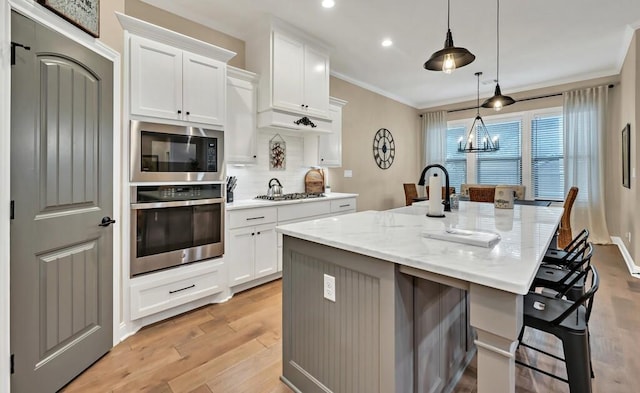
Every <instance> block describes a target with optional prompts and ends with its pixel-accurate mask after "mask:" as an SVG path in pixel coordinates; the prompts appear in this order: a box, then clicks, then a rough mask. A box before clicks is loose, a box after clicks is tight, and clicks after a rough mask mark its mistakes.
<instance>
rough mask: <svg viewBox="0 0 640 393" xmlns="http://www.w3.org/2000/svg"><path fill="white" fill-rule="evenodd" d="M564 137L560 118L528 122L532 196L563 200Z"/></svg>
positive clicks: (542, 118)
mask: <svg viewBox="0 0 640 393" xmlns="http://www.w3.org/2000/svg"><path fill="white" fill-rule="evenodd" d="M563 142H564V136H563V124H562V116H561V115H546V116H534V118H533V119H532V120H531V177H532V181H533V192H534V197H535V198H538V199H554V200H563V199H564V157H563V152H564V144H563Z"/></svg>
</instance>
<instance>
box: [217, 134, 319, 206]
mask: <svg viewBox="0 0 640 393" xmlns="http://www.w3.org/2000/svg"><path fill="white" fill-rule="evenodd" d="M276 133H277V131H275V130H269V131H265V130H259V131H258V164H257V165H252V166H233V165H229V166H228V167H227V174H228V175H229V176H236V177H237V178H238V183H237V187H236V189H235V191H234V194H233V198H234V200H235V201H237V200H241V199H252V198H255V197H256V196H257V195H263V194H266V193H267V184H268V183H269V179H271V178H274V177H275V178H277V179H278V180H280V183H282V186H283V191H284V192H285V193H291V192H304V175H305V174H306V173H307V171H308V170H309V169H310V168H309V167H308V166H306V167H305V166H304V159H303V150H304V138H302V137H298V136H289V135H284V134H280V135H281V136H282V137H283V138H284V140H285V142H286V147H287V151H286V160H285V164H286V165H285V167H286V170H284V171H283V170H269V155H268V153H269V140H270V139H271V138H273V137H274V135H276Z"/></svg>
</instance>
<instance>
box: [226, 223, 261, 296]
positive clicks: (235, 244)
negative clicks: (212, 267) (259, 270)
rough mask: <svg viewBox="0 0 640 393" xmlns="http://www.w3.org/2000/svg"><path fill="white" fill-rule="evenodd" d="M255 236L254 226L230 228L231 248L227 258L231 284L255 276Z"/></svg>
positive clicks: (245, 280) (236, 283) (229, 242)
mask: <svg viewBox="0 0 640 393" xmlns="http://www.w3.org/2000/svg"><path fill="white" fill-rule="evenodd" d="M255 237H256V232H255V228H254V227H247V228H238V229H231V230H229V241H228V245H229V249H228V250H227V251H228V252H227V257H226V258H225V259H226V260H227V264H228V266H229V286H234V285H238V284H242V283H244V282H247V281H249V280H251V279H253V278H254V274H253V261H254V255H255V248H254V247H255Z"/></svg>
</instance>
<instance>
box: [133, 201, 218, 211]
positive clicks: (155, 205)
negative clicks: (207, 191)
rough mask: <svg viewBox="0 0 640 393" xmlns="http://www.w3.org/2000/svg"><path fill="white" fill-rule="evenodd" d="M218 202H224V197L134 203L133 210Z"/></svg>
mask: <svg viewBox="0 0 640 393" xmlns="http://www.w3.org/2000/svg"><path fill="white" fill-rule="evenodd" d="M216 203H219V204H224V199H223V198H212V199H195V200H188V201H171V202H144V203H132V204H131V210H143V209H161V208H163V207H182V206H198V205H212V204H216Z"/></svg>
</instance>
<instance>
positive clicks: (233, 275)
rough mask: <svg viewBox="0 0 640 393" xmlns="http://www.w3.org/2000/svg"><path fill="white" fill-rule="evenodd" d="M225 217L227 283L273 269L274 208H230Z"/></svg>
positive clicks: (246, 279) (231, 284) (234, 282)
mask: <svg viewBox="0 0 640 393" xmlns="http://www.w3.org/2000/svg"><path fill="white" fill-rule="evenodd" d="M228 218H229V219H228V223H229V232H228V238H227V254H226V256H225V259H226V260H227V264H228V266H229V286H230V287H233V286H235V285H239V284H242V283H245V282H247V281H251V280H253V279H257V278H260V277H264V276H268V275H270V274H273V273H276V272H277V268H278V259H277V243H278V242H277V236H276V218H277V210H276V208H275V207H273V208H255V209H243V210H238V211H230V212H229V215H228Z"/></svg>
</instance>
